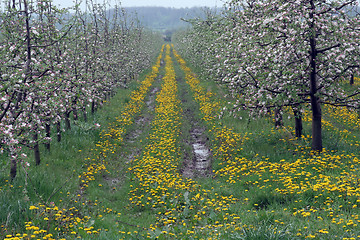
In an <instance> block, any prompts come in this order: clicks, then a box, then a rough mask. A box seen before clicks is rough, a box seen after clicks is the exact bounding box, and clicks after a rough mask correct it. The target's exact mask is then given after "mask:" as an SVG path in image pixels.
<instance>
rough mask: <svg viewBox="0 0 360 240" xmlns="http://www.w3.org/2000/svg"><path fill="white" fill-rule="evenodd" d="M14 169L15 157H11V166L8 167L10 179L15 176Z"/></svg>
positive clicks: (15, 166)
mask: <svg viewBox="0 0 360 240" xmlns="http://www.w3.org/2000/svg"><path fill="white" fill-rule="evenodd" d="M16 170H17V160H16V158H11V168H10V177H11V180H14V179H15V177H16Z"/></svg>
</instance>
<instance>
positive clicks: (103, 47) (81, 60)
mask: <svg viewBox="0 0 360 240" xmlns="http://www.w3.org/2000/svg"><path fill="white" fill-rule="evenodd" d="M4 6H5V9H4V10H3V11H2V12H1V13H0V139H1V141H0V147H1V153H2V154H4V155H5V156H8V157H9V158H10V160H11V177H12V178H14V177H15V176H16V169H17V165H18V164H19V163H23V162H24V160H25V159H26V157H27V156H26V154H25V153H24V149H23V148H24V147H28V148H30V149H33V150H34V154H35V160H36V164H40V152H39V144H40V143H44V144H45V145H46V148H47V149H48V150H50V142H51V132H56V133H57V139H58V141H60V140H61V132H62V131H64V130H65V129H70V128H71V121H73V122H74V123H76V122H77V120H78V119H79V118H80V117H81V118H83V119H84V120H87V113H88V112H89V111H91V112H94V111H95V110H96V109H97V108H98V107H99V106H101V105H102V103H103V102H104V101H106V100H107V99H108V98H109V97H110V96H111V95H113V94H114V93H115V92H116V89H117V88H119V87H126V85H127V84H128V83H129V82H130V81H132V80H133V79H134V78H135V77H136V76H137V75H138V74H139V73H140V71H142V69H144V68H148V67H149V64H150V62H151V60H152V59H154V58H155V56H156V55H155V54H156V51H158V49H159V48H160V45H159V44H160V43H161V41H160V37H159V36H158V35H156V34H154V33H151V32H148V31H146V30H144V29H143V28H142V26H140V25H139V24H138V21H137V20H136V19H133V18H130V17H129V16H127V15H126V13H125V12H124V11H123V10H122V9H121V8H120V7H119V6H115V8H114V9H111V10H109V9H107V8H108V6H107V5H106V4H103V5H102V4H95V3H93V2H92V1H90V2H88V3H87V6H86V7H87V10H86V11H85V12H84V11H81V10H80V9H79V8H78V7H74V8H73V9H71V10H69V9H59V8H57V7H54V5H53V3H52V1H49V0H37V1H28V0H24V1H10V0H9V1H6V4H4ZM53 126H55V127H54V128H53ZM93 127H94V128H96V127H97V124H96V123H94V126H93ZM53 129H54V130H53ZM55 136H56V135H55ZM9 162H10V161H9Z"/></svg>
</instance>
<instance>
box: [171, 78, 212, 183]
mask: <svg viewBox="0 0 360 240" xmlns="http://www.w3.org/2000/svg"><path fill="white" fill-rule="evenodd" d="M177 82H178V84H179V96H180V98H181V101H182V107H183V120H184V126H183V139H184V140H183V144H184V161H183V166H182V168H181V173H182V175H183V176H184V177H186V178H197V177H207V176H210V175H211V173H212V167H211V164H212V158H211V156H212V154H211V151H210V148H209V146H208V144H209V138H208V136H207V134H206V133H207V131H206V128H205V127H204V124H203V123H202V120H201V118H200V116H199V115H198V113H197V112H196V110H195V109H196V108H197V104H196V103H195V101H193V99H192V96H191V95H190V93H189V90H188V87H187V84H186V82H185V80H184V78H181V77H179V78H177Z"/></svg>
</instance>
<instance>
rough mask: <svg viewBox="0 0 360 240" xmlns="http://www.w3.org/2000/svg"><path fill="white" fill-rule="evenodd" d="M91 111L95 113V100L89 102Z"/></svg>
mask: <svg viewBox="0 0 360 240" xmlns="http://www.w3.org/2000/svg"><path fill="white" fill-rule="evenodd" d="M91 113H92V114H94V113H95V101H92V102H91Z"/></svg>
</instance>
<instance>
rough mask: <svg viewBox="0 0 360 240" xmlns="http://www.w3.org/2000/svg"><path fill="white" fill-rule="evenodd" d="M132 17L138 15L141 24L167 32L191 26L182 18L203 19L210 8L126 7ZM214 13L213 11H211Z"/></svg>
mask: <svg viewBox="0 0 360 240" xmlns="http://www.w3.org/2000/svg"><path fill="white" fill-rule="evenodd" d="M124 9H125V11H126V12H127V13H128V14H130V15H136V16H137V17H138V19H139V20H140V22H141V23H142V24H143V25H144V26H145V27H148V28H150V29H152V30H158V31H161V32H165V31H166V30H174V29H178V28H183V27H187V26H189V24H188V23H186V22H185V21H182V20H181V18H184V19H191V18H202V17H204V16H205V13H206V11H209V10H210V9H208V8H202V7H193V8H166V7H125V8H124ZM211 11H212V10H211Z"/></svg>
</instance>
